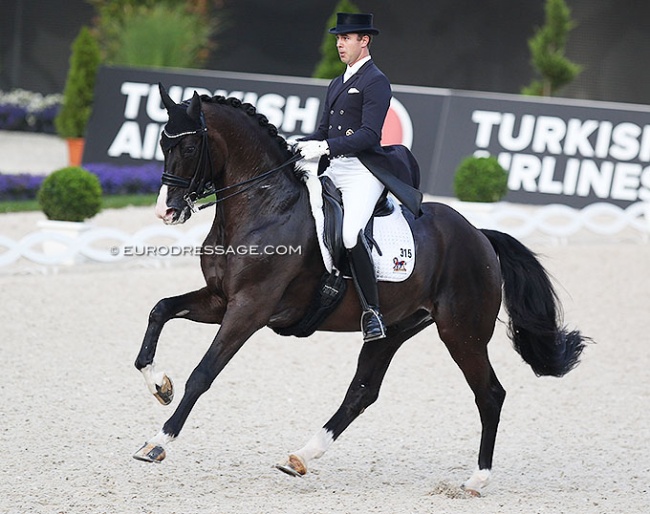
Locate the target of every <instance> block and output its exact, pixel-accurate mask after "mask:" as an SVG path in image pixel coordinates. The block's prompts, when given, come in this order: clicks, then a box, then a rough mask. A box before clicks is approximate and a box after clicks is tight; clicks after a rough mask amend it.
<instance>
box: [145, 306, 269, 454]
mask: <svg viewBox="0 0 650 514" xmlns="http://www.w3.org/2000/svg"><path fill="white" fill-rule="evenodd" d="M234 305H235V307H233V308H229V309H228V310H227V311H226V313H225V315H224V318H223V322H222V324H221V327H220V328H219V331H218V332H217V335H216V337H215V338H214V340H213V341H212V344H211V345H210V348H209V349H208V351H207V353H206V354H205V355H204V356H203V358H202V359H201V361H200V362H199V364H198V366H197V367H196V368H195V369H194V371H192V373H191V374H190V376H189V378H188V379H187V383H186V385H185V393H184V395H183V398H182V399H181V401H180V403H179V404H178V407H177V408H176V410H175V411H174V414H173V415H172V416H171V418H169V419H168V420H167V422H166V423H165V424H164V425H163V428H162V430H161V431H160V432H158V434H157V435H156V436H155V437H153V438H152V439H149V440H148V441H147V442H146V443H145V444H144V446H142V448H140V449H139V450H138V451H137V452H136V453H135V454H134V455H133V457H134V458H135V459H138V460H143V461H146V462H161V461H162V460H163V459H164V458H165V455H166V453H165V446H166V445H167V443H169V442H171V441H173V440H174V439H176V437H178V434H179V433H180V431H181V429H182V428H183V425H184V424H185V421H186V420H187V418H188V416H189V414H190V412H191V410H192V408H193V407H194V405H195V404H196V402H197V400H198V399H199V398H200V397H201V395H202V394H203V393H205V392H206V391H207V390H208V389H209V388H210V386H211V385H212V382H213V381H214V380H215V379H216V378H217V375H219V373H220V372H221V371H222V370H223V368H224V367H225V366H226V364H228V362H230V359H232V357H233V356H234V355H235V354H236V353H237V351H238V350H239V349H240V348H241V347H242V346H243V345H244V343H245V342H246V341H247V340H248V338H249V337H250V336H251V335H252V334H253V333H255V332H256V331H257V330H259V329H260V328H262V327H263V326H264V325H266V322H267V321H268V318H269V316H270V313H269V312H267V309H263V308H260V309H257V310H254V312H251V309H250V306H251V305H254V304H253V303H251V302H241V303H239V302H234ZM238 305H248V306H249V308H242V307H237V306H238Z"/></svg>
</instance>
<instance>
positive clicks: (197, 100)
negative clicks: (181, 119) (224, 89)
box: [187, 91, 201, 121]
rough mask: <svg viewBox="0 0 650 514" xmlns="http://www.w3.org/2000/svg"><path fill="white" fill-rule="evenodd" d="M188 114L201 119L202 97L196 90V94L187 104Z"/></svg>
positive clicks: (198, 119)
mask: <svg viewBox="0 0 650 514" xmlns="http://www.w3.org/2000/svg"><path fill="white" fill-rule="evenodd" d="M187 115H188V116H189V117H190V118H192V119H193V120H195V121H200V120H201V97H200V96H199V94H198V93H197V92H196V91H194V96H192V100H191V101H190V105H188V106H187Z"/></svg>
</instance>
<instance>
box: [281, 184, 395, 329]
mask: <svg viewBox="0 0 650 514" xmlns="http://www.w3.org/2000/svg"><path fill="white" fill-rule="evenodd" d="M317 180H320V185H321V189H322V213H323V218H324V220H323V235H322V242H323V244H324V245H325V247H326V248H327V251H328V252H329V254H330V255H331V258H332V267H331V270H326V271H325V273H324V275H323V276H322V277H321V281H320V284H319V286H318V289H317V290H316V293H315V295H314V297H313V298H312V301H311V304H310V305H309V307H308V308H307V311H306V313H305V315H304V316H303V319H302V320H300V321H299V322H298V323H296V324H295V325H292V326H290V327H285V328H274V329H273V330H274V331H275V332H276V333H277V334H279V335H283V336H296V337H308V336H310V335H311V334H313V333H314V332H315V331H316V330H317V329H318V327H319V326H320V325H321V323H322V322H323V321H325V318H326V317H327V316H329V315H330V314H331V313H332V312H333V311H334V309H336V307H337V306H338V304H339V302H340V301H341V300H342V299H343V296H344V295H345V291H346V289H347V285H348V282H347V281H346V280H345V279H346V278H349V277H350V275H351V274H350V268H349V266H350V265H349V261H348V256H347V252H346V250H345V246H344V244H343V235H342V234H343V199H342V197H341V192H340V191H339V190H338V188H337V187H336V186H335V185H334V183H333V182H332V180H331V179H330V178H329V177H327V176H325V175H321V176H320V177H319V178H318V179H317ZM394 211H395V206H394V204H393V202H392V201H390V200H389V198H388V192H387V191H385V192H384V194H382V196H381V197H380V198H379V200H378V201H377V204H376V205H375V209H374V212H373V215H372V217H371V218H370V221H368V224H367V225H366V228H365V230H364V234H365V236H366V238H367V240H368V243H369V245H370V248H371V249H372V248H373V247H374V248H375V250H376V251H377V252H378V253H379V255H382V253H381V249H380V248H379V245H378V244H377V242H376V241H375V238H374V234H373V232H374V220H375V219H376V218H382V217H387V216H390V215H391V214H393V212H394Z"/></svg>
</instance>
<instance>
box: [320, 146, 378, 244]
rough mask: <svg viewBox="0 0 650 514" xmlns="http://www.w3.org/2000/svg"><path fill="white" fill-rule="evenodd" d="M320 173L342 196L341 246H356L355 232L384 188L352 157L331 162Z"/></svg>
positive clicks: (372, 208)
mask: <svg viewBox="0 0 650 514" xmlns="http://www.w3.org/2000/svg"><path fill="white" fill-rule="evenodd" d="M324 174H325V175H327V176H328V177H330V178H331V179H332V182H334V185H335V186H336V187H337V188H339V189H340V191H341V195H342V197H343V244H344V245H345V248H347V249H348V250H349V249H351V248H354V246H356V244H357V238H358V236H359V232H360V231H361V230H363V229H364V228H366V225H367V224H368V220H370V217H371V216H372V213H373V211H374V210H375V205H376V204H377V200H379V197H380V196H381V194H382V193H383V192H384V185H383V184H382V183H381V182H380V181H379V180H378V179H377V178H376V177H375V176H374V175H373V174H372V173H370V171H369V170H368V168H366V167H365V166H364V165H363V164H362V163H361V161H360V160H359V159H357V158H356V157H337V158H335V159H332V161H331V163H330V165H329V167H328V168H327V169H326V170H325V173H324Z"/></svg>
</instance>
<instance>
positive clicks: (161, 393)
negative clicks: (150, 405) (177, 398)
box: [154, 375, 174, 405]
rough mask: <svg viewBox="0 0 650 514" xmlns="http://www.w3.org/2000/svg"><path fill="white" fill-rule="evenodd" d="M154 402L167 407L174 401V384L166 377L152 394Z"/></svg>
mask: <svg viewBox="0 0 650 514" xmlns="http://www.w3.org/2000/svg"><path fill="white" fill-rule="evenodd" d="M154 396H155V397H156V400H158V401H159V402H160V403H162V404H163V405H169V404H170V403H171V402H172V400H173V399H174V383H173V382H172V379H171V378H169V377H168V376H167V375H164V376H163V383H162V385H160V386H159V385H158V384H156V392H155V393H154Z"/></svg>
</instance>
